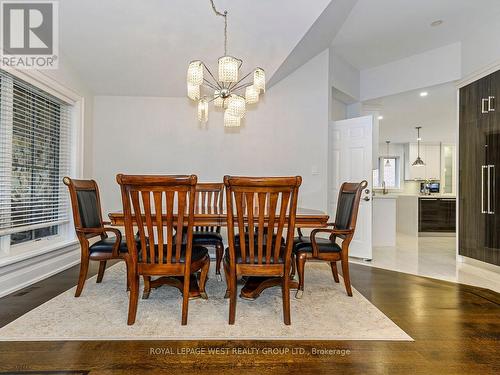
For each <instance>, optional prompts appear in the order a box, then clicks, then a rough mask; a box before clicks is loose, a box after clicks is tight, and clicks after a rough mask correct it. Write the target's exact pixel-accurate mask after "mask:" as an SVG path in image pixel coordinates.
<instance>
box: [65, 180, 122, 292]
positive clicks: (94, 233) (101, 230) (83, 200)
mask: <svg viewBox="0 0 500 375" xmlns="http://www.w3.org/2000/svg"><path fill="white" fill-rule="evenodd" d="M63 183H64V184H65V185H66V186H68V190H69V196H70V200H71V209H72V211H73V223H74V226H75V231H76V236H77V238H78V241H79V242H80V248H81V261H80V275H79V277H78V286H77V287H76V292H75V297H79V296H80V295H81V293H82V290H83V286H84V284H85V280H86V278H87V272H88V269H89V262H90V260H94V261H98V262H99V271H98V273H97V280H96V281H97V283H100V282H102V279H103V277H104V271H105V270H106V261H108V260H111V259H119V260H124V261H125V264H126V265H127V268H129V267H130V264H131V258H130V254H129V252H128V248H127V242H126V241H125V239H124V238H123V237H122V234H121V232H120V231H119V230H118V229H116V228H111V227H105V225H109V224H110V223H109V222H105V221H103V220H102V212H101V201H100V197H99V188H98V186H97V183H96V182H95V181H94V180H75V179H72V178H69V177H64V178H63ZM108 233H113V234H114V235H115V236H114V237H108ZM96 237H100V240H98V241H97V242H94V243H93V244H90V241H89V240H90V239H93V238H96ZM128 287H129V284H128V278H127V289H128Z"/></svg>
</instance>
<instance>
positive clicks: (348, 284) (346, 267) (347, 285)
mask: <svg viewBox="0 0 500 375" xmlns="http://www.w3.org/2000/svg"><path fill="white" fill-rule="evenodd" d="M341 263H342V277H343V278H344V284H345V289H346V291H347V295H348V296H349V297H352V290H351V279H350V278H349V261H348V260H347V259H343V258H342V260H341Z"/></svg>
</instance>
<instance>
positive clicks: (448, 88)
mask: <svg viewBox="0 0 500 375" xmlns="http://www.w3.org/2000/svg"><path fill="white" fill-rule="evenodd" d="M423 91H426V92H427V93H428V95H427V96H426V97H421V96H420V93H421V92H423ZM365 104H369V105H374V106H376V107H379V108H380V113H381V115H383V116H384V118H383V120H381V121H380V129H379V134H380V142H381V143H383V142H385V141H386V140H389V141H391V142H393V143H406V142H413V141H415V139H416V134H417V133H416V130H415V127H416V126H421V127H422V134H421V135H422V140H423V141H424V142H449V143H456V129H457V119H456V114H457V89H456V86H455V83H453V82H451V83H446V84H443V85H437V86H432V87H428V88H425V89H420V90H412V91H408V92H404V93H401V94H397V95H391V96H386V97H384V98H381V99H375V100H370V101H367V102H365Z"/></svg>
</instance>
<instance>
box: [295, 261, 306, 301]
mask: <svg viewBox="0 0 500 375" xmlns="http://www.w3.org/2000/svg"><path fill="white" fill-rule="evenodd" d="M296 257H297V273H298V275H299V287H298V289H297V293H296V294H295V298H297V299H301V298H302V295H303V294H304V268H305V265H306V259H307V255H306V254H305V253H298V254H296Z"/></svg>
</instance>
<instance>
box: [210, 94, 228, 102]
mask: <svg viewBox="0 0 500 375" xmlns="http://www.w3.org/2000/svg"><path fill="white" fill-rule="evenodd" d="M220 97H221V96H219V95H217V96H215V95H214V97H213V98H212V99H210V100H209V101H208V102H207V103H211V102H213V101H214V100H215V99H217V98H220ZM223 100H224V99H223Z"/></svg>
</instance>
